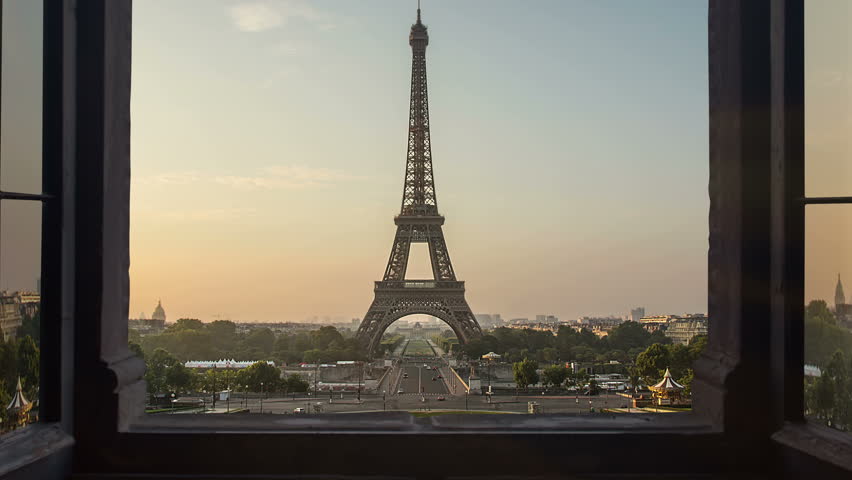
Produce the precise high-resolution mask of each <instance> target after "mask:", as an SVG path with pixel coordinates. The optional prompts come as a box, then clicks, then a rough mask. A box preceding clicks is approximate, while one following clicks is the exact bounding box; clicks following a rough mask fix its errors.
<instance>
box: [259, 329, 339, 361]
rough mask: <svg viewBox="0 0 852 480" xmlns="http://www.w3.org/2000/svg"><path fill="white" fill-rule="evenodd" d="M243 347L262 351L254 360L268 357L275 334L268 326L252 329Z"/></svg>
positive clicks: (273, 343) (270, 353) (273, 344)
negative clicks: (260, 355)
mask: <svg viewBox="0 0 852 480" xmlns="http://www.w3.org/2000/svg"><path fill="white" fill-rule="evenodd" d="M335 331H336V330H335ZM243 347H246V348H254V349H257V350H258V351H260V352H262V354H263V356H262V357H255V358H254V360H263V359H266V358H269V356H270V355H272V349H273V348H274V347H275V334H274V333H272V330H270V329H268V328H258V329H257V330H253V331H252V332H251V333H249V334H248V336H247V337H246V339H245V340H244V341H243Z"/></svg>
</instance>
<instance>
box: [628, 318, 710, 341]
mask: <svg viewBox="0 0 852 480" xmlns="http://www.w3.org/2000/svg"><path fill="white" fill-rule="evenodd" d="M639 323H640V324H642V326H643V327H644V328H645V330H647V331H649V332H652V333H653V332H656V331H662V332H663V333H665V335H666V336H667V337H669V338H671V339H672V342H674V343H678V344H681V345H688V344H689V342H690V341H691V340H692V339H693V338H694V337H695V336H696V335H707V332H708V328H709V320H708V318H707V315H704V314H703V313H694V314H686V315H654V316H650V317H642V318H641V319H639Z"/></svg>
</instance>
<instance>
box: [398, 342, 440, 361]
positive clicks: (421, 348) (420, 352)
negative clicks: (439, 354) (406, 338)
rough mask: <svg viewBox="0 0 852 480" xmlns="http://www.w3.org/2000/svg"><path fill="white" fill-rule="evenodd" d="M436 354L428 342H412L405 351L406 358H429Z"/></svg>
mask: <svg viewBox="0 0 852 480" xmlns="http://www.w3.org/2000/svg"><path fill="white" fill-rule="evenodd" d="M434 354H435V352H433V351H432V347H430V346H429V343H427V342H426V340H420V339H417V340H412V341H410V342H409V343H408V347H406V349H405V356H407V357H409V356H410V357H428V356H431V355H434Z"/></svg>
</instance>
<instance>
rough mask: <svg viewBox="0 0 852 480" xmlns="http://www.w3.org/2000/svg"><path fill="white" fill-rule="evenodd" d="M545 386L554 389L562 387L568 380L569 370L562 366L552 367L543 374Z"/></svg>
mask: <svg viewBox="0 0 852 480" xmlns="http://www.w3.org/2000/svg"><path fill="white" fill-rule="evenodd" d="M542 375H543V376H544V383H545V385H550V386H552V387H554V388H557V387H560V386H561V385H562V384H563V383H565V379H566V378H568V369H567V368H565V367H564V366H562V365H551V366H549V367H547V368H545V369H544V371H543V372H542Z"/></svg>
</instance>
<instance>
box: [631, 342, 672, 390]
mask: <svg viewBox="0 0 852 480" xmlns="http://www.w3.org/2000/svg"><path fill="white" fill-rule="evenodd" d="M670 364H671V358H670V356H669V350H668V348H666V346H665V345H661V344H659V343H655V344H653V345H651V346H650V347H648V349H647V350H645V351H644V352H642V353H640V354H639V356H638V357H636V369H637V371H638V373H639V376H640V377H642V380H643V381H644V382H645V383H646V384H648V385H653V384H655V383H657V382H658V381H659V379H661V378H662V377H663V375H664V374H665V372H666V368H669V365H670Z"/></svg>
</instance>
